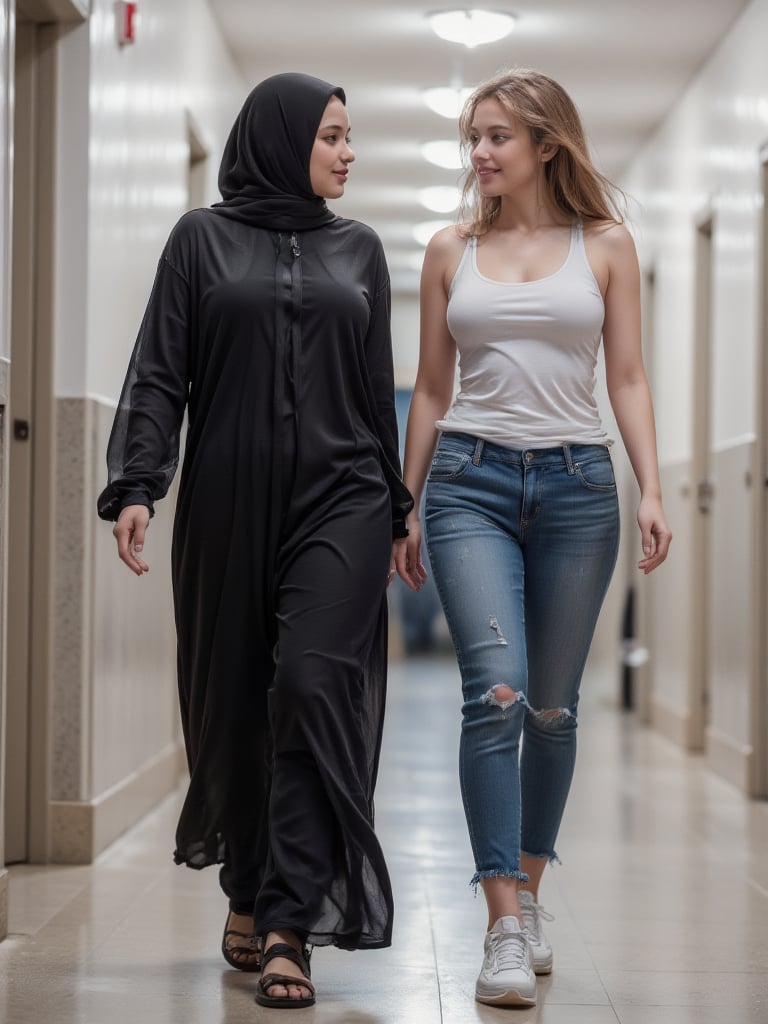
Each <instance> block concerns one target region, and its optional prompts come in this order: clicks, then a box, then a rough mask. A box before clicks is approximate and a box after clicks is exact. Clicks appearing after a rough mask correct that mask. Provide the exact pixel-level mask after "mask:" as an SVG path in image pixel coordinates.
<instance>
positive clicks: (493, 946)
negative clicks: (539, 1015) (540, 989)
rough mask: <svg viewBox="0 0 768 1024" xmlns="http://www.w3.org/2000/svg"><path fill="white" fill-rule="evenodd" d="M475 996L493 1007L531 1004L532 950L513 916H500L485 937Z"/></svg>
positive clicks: (533, 985)
mask: <svg viewBox="0 0 768 1024" xmlns="http://www.w3.org/2000/svg"><path fill="white" fill-rule="evenodd" d="M475 999H476V1000H477V1001H478V1002H479V1003H490V1004H491V1005H493V1006H535V1005H536V975H535V974H534V973H533V953H532V952H531V944H530V942H529V941H528V936H527V934H526V933H525V931H524V929H523V928H521V927H520V922H519V921H518V920H517V918H516V917H512V916H510V917H500V918H499V920H498V921H497V922H496V923H495V924H494V926H493V928H491V930H490V931H489V932H488V933H487V935H486V936H485V956H484V958H483V966H482V969H481V971H480V974H479V976H478V979H477V983H476V984H475Z"/></svg>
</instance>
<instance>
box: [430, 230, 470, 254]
mask: <svg viewBox="0 0 768 1024" xmlns="http://www.w3.org/2000/svg"><path fill="white" fill-rule="evenodd" d="M466 244H467V239H466V237H465V236H464V235H462V233H461V229H460V228H459V227H458V226H457V225H455V224H451V225H450V227H447V228H440V230H439V231H436V232H435V234H434V235H432V238H431V239H430V240H429V244H428V245H427V253H429V255H430V256H433V257H434V258H436V259H450V258H451V257H453V256H455V255H456V254H457V253H459V254H461V253H462V252H463V251H464V246H465V245H466Z"/></svg>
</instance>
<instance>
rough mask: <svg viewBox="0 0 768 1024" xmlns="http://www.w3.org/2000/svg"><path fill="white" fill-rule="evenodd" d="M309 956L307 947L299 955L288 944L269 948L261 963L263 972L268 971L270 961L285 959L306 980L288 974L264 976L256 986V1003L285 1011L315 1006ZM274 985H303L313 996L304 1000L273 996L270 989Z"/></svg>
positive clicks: (281, 943)
mask: <svg viewBox="0 0 768 1024" xmlns="http://www.w3.org/2000/svg"><path fill="white" fill-rule="evenodd" d="M309 955H310V951H309V950H308V949H307V948H306V947H305V948H304V949H303V950H302V952H301V953H299V952H297V951H296V950H295V949H294V948H293V946H289V945H288V943H287V942H276V943H275V944H274V945H273V946H270V947H269V949H268V950H267V951H266V952H265V953H264V957H263V959H262V962H261V969H262V971H266V968H267V964H268V963H269V962H270V960H275V959H276V958H277V957H284V958H285V959H286V960H291V961H293V963H295V964H296V966H297V967H298V968H299V970H300V971H301V973H302V974H303V975H304V980H303V981H302V980H301V979H300V978H292V977H290V975H288V974H262V975H261V977H260V978H259V980H258V983H257V985H256V1002H257V1003H258V1004H259V1006H272V1007H274V1008H276V1009H284V1010H290V1009H293V1010H300V1009H301V1008H302V1007H304V1006H314V1005H315V986H314V985H313V984H312V982H311V981H310V973H309ZM273 985H283V986H285V987H286V988H287V987H288V986H289V985H301V986H302V988H308V989H309V991H310V992H311V993H312V994H311V995H310V996H308V997H306V998H304V999H291V997H290V996H271V995H270V994H269V989H271V988H272V986H273Z"/></svg>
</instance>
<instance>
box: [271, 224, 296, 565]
mask: <svg viewBox="0 0 768 1024" xmlns="http://www.w3.org/2000/svg"><path fill="white" fill-rule="evenodd" d="M300 257H301V247H300V245H299V239H298V235H297V233H296V232H295V231H294V232H292V233H291V234H290V235H287V234H284V233H282V232H280V233H278V235H277V238H276V244H275V348H274V353H275V354H274V359H275V365H274V390H273V394H274V407H273V446H272V474H271V476H272V479H271V484H272V494H271V499H270V509H271V513H272V521H271V524H270V534H271V540H270V549H271V550H272V551H273V552H274V555H275V559H276V563H275V569H276V570H277V568H278V562H277V560H278V559H279V553H280V547H281V545H280V535H281V532H282V527H283V525H284V524H285V523H286V520H287V518H288V513H289V503H290V495H291V491H292V489H293V482H294V479H295V475H296V472H297V470H298V465H297V458H298V453H299V445H298V429H299V424H298V410H297V408H296V398H297V385H298V369H299V362H300V358H301V302H302V287H301V285H302V281H301V277H302V273H301V259H300ZM278 575H279V573H277V572H276V573H275V575H274V577H273V578H275V579H277V577H278Z"/></svg>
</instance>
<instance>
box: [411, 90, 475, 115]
mask: <svg viewBox="0 0 768 1024" xmlns="http://www.w3.org/2000/svg"><path fill="white" fill-rule="evenodd" d="M471 95H472V90H471V89H469V88H465V89H454V88H452V87H451V86H438V87H437V88H436V89H425V90H424V92H423V93H422V96H423V97H424V102H425V103H426V104H427V106H428V107H429V109H430V110H434V112H435V113H436V114H440V116H441V117H450V118H452V119H453V120H456V118H457V117H458V116H459V114H460V113H461V108H462V107H463V106H464V104H465V102H466V101H467V99H468V98H469V97H470V96H471Z"/></svg>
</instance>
